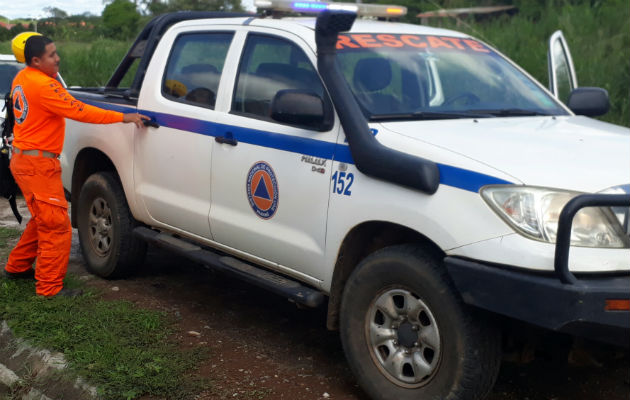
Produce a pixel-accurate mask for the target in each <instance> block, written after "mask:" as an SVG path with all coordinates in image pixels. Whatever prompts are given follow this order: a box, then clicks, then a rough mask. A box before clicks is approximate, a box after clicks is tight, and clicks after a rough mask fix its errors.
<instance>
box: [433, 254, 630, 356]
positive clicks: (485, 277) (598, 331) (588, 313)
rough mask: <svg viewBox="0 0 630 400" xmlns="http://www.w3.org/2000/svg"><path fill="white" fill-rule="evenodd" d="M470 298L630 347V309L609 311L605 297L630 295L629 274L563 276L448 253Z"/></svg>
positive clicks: (454, 273) (454, 272)
mask: <svg viewBox="0 0 630 400" xmlns="http://www.w3.org/2000/svg"><path fill="white" fill-rule="evenodd" d="M444 262H445V264H446V266H447V268H448V272H449V273H450V275H451V277H452V278H453V281H454V282H455V286H456V287H457V289H458V290H459V292H460V293H461V295H462V298H463V300H464V302H465V303H467V304H470V305H473V306H476V307H480V308H483V309H486V310H489V311H492V312H495V313H498V314H502V315H506V316H508V317H512V318H515V319H518V320H521V321H525V322H529V323H531V324H534V325H538V326H542V327H544V328H548V329H551V330H554V331H559V332H564V333H569V334H572V335H577V336H584V337H588V338H590V339H594V340H599V341H603V342H607V343H612V344H615V345H620V346H625V347H630V312H628V311H606V309H605V308H606V300H609V299H614V300H627V299H630V275H625V276H607V277H592V278H582V279H580V280H579V281H578V282H577V283H574V284H566V283H562V282H560V280H559V279H557V278H556V277H555V276H554V275H539V274H534V273H531V272H523V271H520V270H514V269H509V268H507V267H505V268H502V267H501V266H496V265H487V264H483V263H480V262H477V261H471V260H465V259H461V258H455V257H447V258H446V259H445V260H444Z"/></svg>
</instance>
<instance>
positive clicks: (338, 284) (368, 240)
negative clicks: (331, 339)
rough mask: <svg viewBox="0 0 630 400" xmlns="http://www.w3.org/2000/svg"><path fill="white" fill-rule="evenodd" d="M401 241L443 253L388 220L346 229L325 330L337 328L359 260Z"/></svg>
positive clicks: (439, 253)
mask: <svg viewBox="0 0 630 400" xmlns="http://www.w3.org/2000/svg"><path fill="white" fill-rule="evenodd" d="M400 244H414V245H417V246H421V247H423V248H424V249H425V250H426V251H427V252H429V253H430V254H431V255H433V256H434V257H436V258H438V259H440V260H441V259H442V258H444V255H445V254H444V252H443V251H442V250H441V249H440V247H439V246H438V245H437V244H435V243H434V242H433V241H432V240H431V239H429V238H428V237H426V236H424V235H423V234H421V233H420V232H418V231H416V230H413V229H411V228H408V227H406V226H403V225H399V224H395V223H391V222H385V221H368V222H363V223H361V224H359V225H357V226H355V227H354V228H352V230H350V232H348V234H347V235H346V237H345V238H344V240H343V242H342V244H341V246H340V247H339V253H338V256H337V262H336V263H335V270H334V272H333V278H332V284H331V288H330V296H329V299H328V316H327V320H326V326H327V327H328V329H330V330H337V329H338V328H339V311H340V307H341V297H342V293H343V288H344V287H345V284H346V282H347V280H348V278H349V277H350V274H351V273H352V271H354V269H355V268H356V266H357V265H358V264H359V263H360V262H361V260H363V259H364V258H365V257H367V256H368V255H370V254H372V253H373V252H375V251H377V250H379V249H382V248H385V247H389V246H393V245H400Z"/></svg>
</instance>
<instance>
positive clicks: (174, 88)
mask: <svg viewBox="0 0 630 400" xmlns="http://www.w3.org/2000/svg"><path fill="white" fill-rule="evenodd" d="M164 86H166V89H168V90H167V92H168V94H171V95H173V96H176V97H182V96H184V95H185V94H186V93H188V88H187V87H186V85H184V84H183V83H181V82H180V81H177V80H175V79H167V80H166V82H164Z"/></svg>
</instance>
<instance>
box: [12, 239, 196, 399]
mask: <svg viewBox="0 0 630 400" xmlns="http://www.w3.org/2000/svg"><path fill="white" fill-rule="evenodd" d="M19 235H20V232H19V231H17V230H14V229H8V228H0V256H1V257H2V260H3V261H4V260H6V257H7V255H8V253H9V251H10V248H11V245H12V243H14V242H15V240H16V239H17V237H19ZM2 264H3V265H4V262H3V263H2ZM65 285H66V286H68V287H80V286H81V282H80V281H79V280H77V279H76V278H73V277H72V276H70V275H69V276H68V277H67V278H66V281H65ZM0 320H5V321H7V323H8V325H9V327H10V328H11V329H12V330H13V332H14V333H15V334H16V335H17V336H19V337H21V338H23V339H26V340H27V341H28V342H29V343H31V344H32V345H35V346H38V347H43V348H47V349H51V350H55V351H59V352H62V353H63V354H64V355H65V357H66V360H67V362H68V363H69V367H70V369H71V371H73V372H74V373H76V374H77V375H78V376H82V377H83V378H84V379H86V380H87V381H88V383H90V384H91V385H94V386H96V387H97V390H98V392H99V394H100V395H101V396H102V398H103V399H115V400H117V399H134V398H138V397H140V396H142V395H152V396H157V397H159V398H169V399H185V398H189V397H190V396H192V395H193V394H195V393H199V392H200V391H202V390H204V389H206V388H207V387H208V384H207V383H206V382H203V381H200V380H198V379H197V378H194V377H193V376H192V375H191V371H194V366H195V365H196V363H197V361H199V359H200V358H201V357H203V354H200V353H198V352H195V353H193V352H192V351H191V352H182V350H181V349H179V348H178V347H177V343H175V342H174V341H173V340H172V339H171V338H172V335H171V334H172V332H171V329H170V324H169V321H168V318H167V317H166V315H164V314H163V313H159V312H155V311H148V310H141V309H138V308H136V307H135V306H134V305H133V304H132V303H130V302H126V301H104V300H102V299H101V298H100V296H99V294H98V293H95V292H92V291H87V292H86V294H84V295H83V296H81V297H78V298H53V299H43V298H39V297H37V296H35V287H34V282H33V281H22V280H6V279H4V278H0Z"/></svg>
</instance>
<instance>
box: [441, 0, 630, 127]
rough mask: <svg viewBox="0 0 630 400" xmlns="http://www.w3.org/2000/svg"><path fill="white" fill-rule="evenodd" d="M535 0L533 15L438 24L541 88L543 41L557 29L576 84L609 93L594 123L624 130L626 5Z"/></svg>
mask: <svg viewBox="0 0 630 400" xmlns="http://www.w3.org/2000/svg"><path fill="white" fill-rule="evenodd" d="M538 2H539V3H541V7H539V8H538V11H537V12H536V11H534V8H529V7H531V6H527V8H526V9H525V11H526V12H521V13H519V14H517V15H515V16H511V17H510V16H507V15H504V16H502V17H499V18H495V19H492V20H487V21H475V20H473V19H466V20H464V21H459V23H458V22H457V21H453V20H450V21H443V22H442V24H443V26H444V27H451V28H452V29H456V30H459V31H464V32H468V33H470V34H471V35H472V36H476V37H478V38H480V39H482V40H484V41H486V42H488V43H490V44H491V45H493V46H494V47H496V48H497V49H499V50H500V51H501V52H502V53H504V54H506V55H507V56H508V57H510V58H511V59H512V60H514V61H515V62H516V63H517V64H519V65H520V66H521V67H523V68H524V69H525V70H526V71H527V72H529V73H530V74H531V75H533V76H534V78H536V79H537V80H538V81H540V82H541V83H542V84H544V85H547V84H548V80H549V78H548V73H547V48H548V40H549V37H550V36H551V34H552V33H553V32H555V31H556V30H558V29H560V30H562V31H563V33H564V36H565V38H566V40H567V42H568V44H569V48H570V50H571V55H572V57H573V63H574V65H575V69H576V75H577V80H578V84H579V86H598V87H603V88H604V89H606V90H607V91H608V93H609V96H610V103H611V110H610V111H609V112H608V114H606V115H604V116H603V117H601V118H600V119H602V120H604V121H608V122H612V123H615V124H619V125H625V126H630V98H629V93H630V4H629V3H628V2H627V0H607V1H592V2H589V1H581V2H578V1H574V2H570V1H560V0H557V1H552V0H549V1H544V0H538ZM523 3H524V4H529V3H528V2H523ZM578 3H579V4H578ZM591 3H592V4H591Z"/></svg>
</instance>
